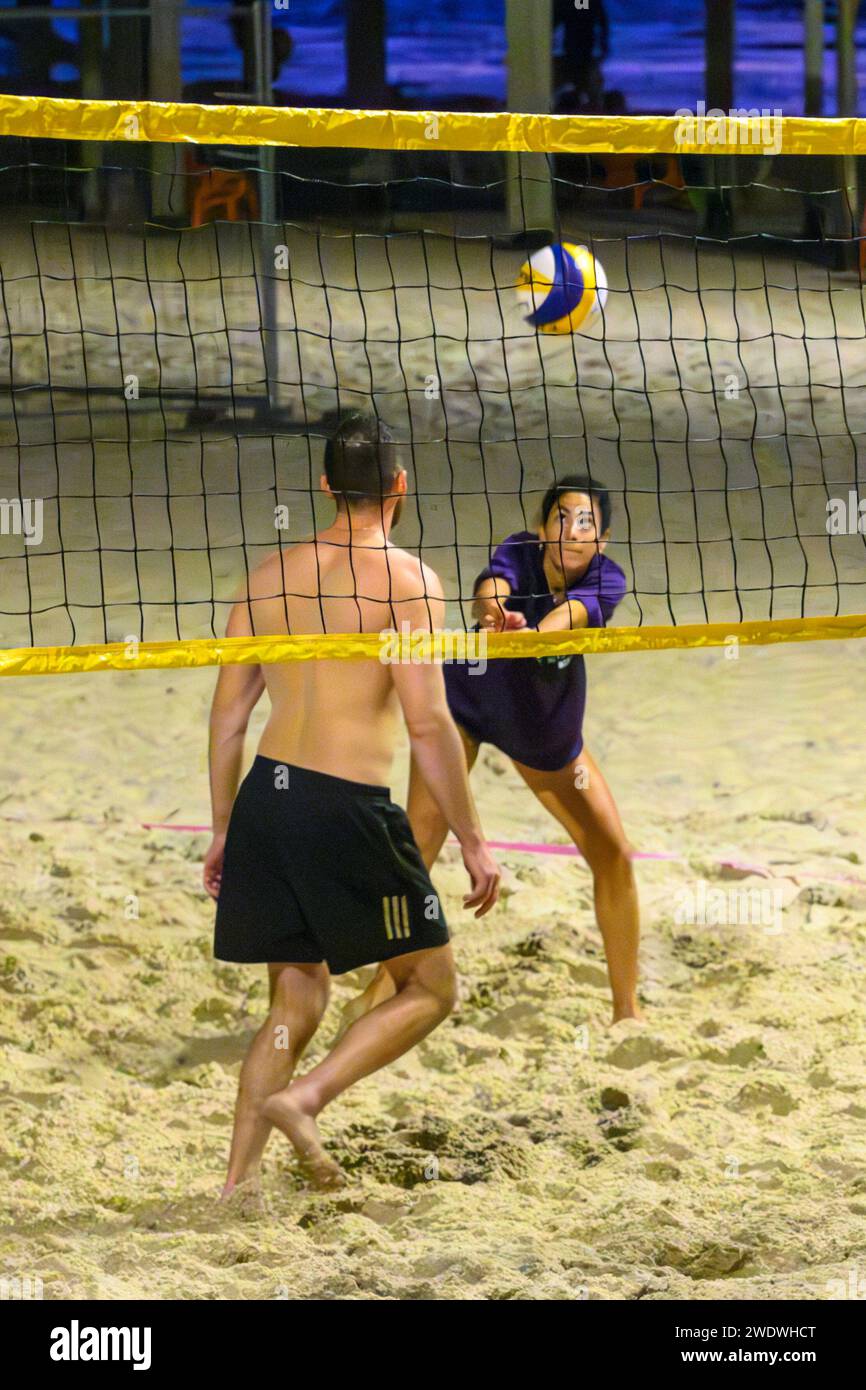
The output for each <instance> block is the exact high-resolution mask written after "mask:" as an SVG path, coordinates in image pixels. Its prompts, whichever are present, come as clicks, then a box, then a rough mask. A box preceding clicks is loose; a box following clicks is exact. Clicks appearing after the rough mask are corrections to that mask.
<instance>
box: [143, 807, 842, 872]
mask: <svg viewBox="0 0 866 1390" xmlns="http://www.w3.org/2000/svg"><path fill="white" fill-rule="evenodd" d="M141 828H142V830H178V831H181V832H186V833H188V834H192V835H201V834H205V835H209V834H210V830H211V827H210V826H209V825H160V824H158V823H157V822H143V823H142V826H141ZM448 843H449V845H456V844H457V841H456V840H449V841H448ZM487 843H488V845H489V846H490V848H491V849H501V850H511V851H512V852H513V853H516V854H552V855H560V856H562V855H564V856H565V857H566V858H569V859H581V858H582V857H583V856H582V855H581V853H580V850H579V849H578V848H577V846H576V845H549V844H535V843H534V842H533V841H531V840H488V841H487ZM700 857H701V856H700V855H696V856H695V858H700ZM632 858H634V859H650V860H655V861H657V862H663V863H672V864H687V863H688V862H689V861H688V860H687V859H686V858H685V857H684V856H683V855H681V854H672V853H669V852H668V851H666V850H635V853H634V854H633V856H632ZM713 862H714V863H716V864H718V865H719V866H720V867H721V868H723V869H735V870H737V871H738V872H739V873H744V874H758V875H759V876H760V877H761V878H792V879H797V878H815V879H821V880H822V881H824V882H826V883H847V884H849V885H850V884H853V885H854V886H855V887H857V888H866V881H864V880H863V879H862V878H853V877H850V876H849V875H846V874H812V873H808V872H806V871H805V870H803V871H800V872H799V873H793V874H774V873H773V870H772V869H768V868H767V867H766V865H764V864H746V863H744V862H743V861H741V860H739V859H716V860H714V861H713Z"/></svg>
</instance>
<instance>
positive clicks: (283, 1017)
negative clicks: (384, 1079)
mask: <svg viewBox="0 0 866 1390" xmlns="http://www.w3.org/2000/svg"><path fill="white" fill-rule="evenodd" d="M268 973H269V977H270V987H271V1007H270V1011H269V1013H268V1016H267V1018H266V1019H265V1021H264V1023H263V1024H262V1026H261V1028H260V1029H259V1031H258V1032H257V1033H256V1036H255V1037H254V1038H253V1040H252V1043H251V1044H250V1049H249V1052H248V1053H247V1055H246V1058H245V1059H244V1064H243V1066H242V1067H241V1075H240V1081H239V1084H238V1097H237V1102H236V1104H235V1125H234V1133H233V1135H232V1146H231V1153H230V1155H229V1171H228V1175H227V1177H226V1184H225V1188H224V1189H223V1197H228V1196H229V1195H230V1194H231V1193H232V1192H233V1191H234V1189H235V1188H236V1187H237V1186H238V1184H239V1183H244V1182H250V1181H256V1180H257V1179H258V1173H259V1166H260V1164H261V1158H262V1154H263V1152H264V1148H265V1145H266V1143H267V1142H268V1136H269V1135H270V1132H271V1128H272V1125H271V1122H270V1120H267V1119H265V1118H264V1117H263V1115H262V1104H263V1103H264V1101H265V1100H266V1099H267V1097H268V1096H269V1095H270V1094H271V1093H272V1092H273V1091H275V1090H277V1089H278V1088H279V1087H281V1086H287V1085H288V1083H289V1081H290V1079H291V1076H292V1073H293V1072H294V1070H295V1067H296V1066H297V1064H298V1061H299V1060H300V1058H301V1055H302V1053H303V1051H304V1048H305V1047H306V1046H307V1044H308V1043H309V1041H310V1039H311V1038H312V1036H313V1034H314V1033H315V1031H316V1029H317V1028H318V1026H319V1023H320V1021H321V1018H322V1014H323V1013H324V1011H325V1008H326V1006H327V1003H328V991H329V987H330V976H329V974H328V970H327V967H326V966H324V965H269V966H268Z"/></svg>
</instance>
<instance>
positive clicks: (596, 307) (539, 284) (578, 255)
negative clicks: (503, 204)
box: [517, 241, 607, 333]
mask: <svg viewBox="0 0 866 1390" xmlns="http://www.w3.org/2000/svg"><path fill="white" fill-rule="evenodd" d="M517 295H518V298H519V299H520V301H521V303H522V304H524V305H525V306H526V307H527V308H528V309H529V310H530V313H529V315H528V320H527V321H528V322H529V323H531V324H532V325H533V326H534V327H535V328H537V329H538V330H539V331H540V332H541V333H576V332H577V330H578V329H579V328H580V327H581V326H582V325H583V324H584V323H585V322H586V320H587V319H588V318H589V317H590V315H591V314H597V313H599V312H600V311H601V310H602V309H603V308H604V304H605V300H606V299H607V276H606V275H605V273H604V269H603V267H602V264H601V262H600V261H598V260H596V258H595V256H594V255H593V254H592V252H591V251H590V250H589V248H588V247H586V246H574V245H572V244H571V243H570V242H567V241H563V242H557V243H556V245H554V246H545V247H544V249H543V250H542V251H536V252H535V254H534V255H533V256H530V258H529V260H528V261H527V262H526V264H525V265H524V266H523V267H522V269H521V271H520V278H519V279H518V282H517Z"/></svg>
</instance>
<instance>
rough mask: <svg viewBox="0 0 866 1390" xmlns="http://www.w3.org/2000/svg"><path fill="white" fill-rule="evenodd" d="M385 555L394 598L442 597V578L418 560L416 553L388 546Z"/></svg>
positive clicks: (404, 599)
mask: <svg viewBox="0 0 866 1390" xmlns="http://www.w3.org/2000/svg"><path fill="white" fill-rule="evenodd" d="M387 555H388V568H389V570H390V572H391V576H392V580H393V582H394V597H395V598H397V599H400V600H402V601H406V600H409V599H423V598H432V599H441V598H443V597H444V591H443V588H442V580H441V579H440V578H439V576H438V574H437V573H436V571H435V570H434V569H431V567H430V566H429V565H425V564H424V563H423V561H422V560H419V558H418V556H417V555H411V554H410V553H409V551H408V550H400V549H399V548H398V547H397V546H389V547H388V551H387Z"/></svg>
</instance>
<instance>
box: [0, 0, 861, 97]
mask: <svg viewBox="0 0 866 1390" xmlns="http://www.w3.org/2000/svg"><path fill="white" fill-rule="evenodd" d="M510 5H513V6H514V7H515V8H518V9H521V10H523V11H526V12H529V13H534V12H535V11H536V10H537V8H538V7H537V6H536V5H535V4H530V3H529V0H270V3H269V4H268V3H266V4H265V5H264V6H263V7H262V6H260V5H258V4H257V0H238V3H237V4H236V5H235V6H234V9H233V10H232V9H231V7H230V6H229V5H227V4H226V3H225V0H197V3H190V4H187V3H175V0H151V3H149V4H148V3H147V0H138V3H136V0H0V86H2V88H3V90H5V91H7V92H17V93H34V94H36V93H43V94H52V95H63V96H91V97H93V96H105V97H120V96H124V97H134V96H144V95H151V96H153V95H155V92H156V90H163V91H164V89H166V88H172V89H174V90H173V91H172V93H171V94H172V95H174V96H175V97H176V98H178V99H184V100H188V101H194V100H220V99H230V97H231V94H232V93H234V94H235V95H237V94H238V93H242V92H244V91H249V90H250V89H251V87H252V86H253V84H254V71H253V67H254V65H253V61H252V53H253V43H254V28H255V14H254V11H255V10H256V9H257V8H263V9H264V10H265V11H267V13H268V15H269V17H270V27H271V29H272V40H271V42H272V48H273V64H272V65H273V76H274V99H275V100H276V101H278V102H280V103H282V104H290V105H335V104H340V103H345V104H353V105H355V104H357V105H371V104H374V105H375V104H379V102H384V101H387V102H389V103H391V104H394V105H399V106H409V107H412V106H416V107H418V106H420V107H438V108H440V109H448V108H449V107H451V108H462V109H470V110H471V109H482V110H483V109H495V108H497V107H500V108H501V107H503V106H504V105H505V104H506V101H507V95H508V45H507V16H506V10H507V9H508V8H509V6H510ZM554 8H555V13H556V17H557V19H558V21H559V27H558V29H557V31H556V36H555V40H554V51H555V53H556V55H557V67H556V69H555V76H554V88H555V90H558V91H559V95H560V104H561V105H562V107H563V109H572V108H574V107H578V108H583V109H597V110H613V111H615V110H625V109H627V110H628V111H630V112H635V113H640V112H658V113H662V114H664V113H667V112H672V111H674V110H675V109H676V108H677V107H680V106H688V107H692V106H694V104H695V102H696V100H698V99H699V97H700V96H702V95H704V86H705V82H704V79H705V71H706V51H705V50H706V40H707V33H708V29H709V33H710V37H711V38H712V36H713V32H714V31H715V32H716V34H717V36H718V42H719V53H720V54H721V58H722V61H723V62H730V66H731V68H732V86H733V96H734V99H735V100H736V102H737V104H738V105H745V106H752V105H758V106H770V107H774V106H779V107H781V108H782V110H783V111H784V112H785V114H787V115H796V114H801V113H802V112H803V111H804V110H805V109H806V105H807V95H806V93H807V88H809V89H810V90H811V93H812V96H811V104H812V106H813V107H814V106H815V105H816V104H820V106H821V110H822V112H823V114H826V115H835V114H837V111H838V106H839V102H838V97H839V95H840V94H841V96H842V98H843V105H844V104H846V103H847V104H848V105H849V106H850V99H851V95H852V93H851V90H850V89H846V80H847V81H848V83H849V88H850V78H849V79H846V78H845V77H842V78H841V79H840V76H839V67H840V64H839V63H838V62H837V55H836V51H835V42H836V34H837V31H838V27H839V25H838V16H839V12H840V10H841V11H842V12H843V19H846V20H847V22H848V24H849V26H850V27H851V28H852V30H853V40H852V42H851V45H850V46H851V55H850V59H851V61H850V64H849V66H850V68H851V70H852V72H853V74H854V76H855V77H856V78H859V82H858V83H857V85H858V86H859V88H860V89H861V90H862V89H864V88H866V7H863V8H864V12H863V13H861V14H859V17H858V11H859V10H860V8H861V7H860V6H858V4H857V3H856V0H737V3H736V4H734V3H732V0H667V3H666V4H665V5H663V6H657V5H655V4H650V3H649V0H587V4H586V8H585V9H583V8H582V7H581V6H580V5H579V4H575V3H574V0H554ZM846 11H847V12H848V13H847V15H846V14H845V13H844V12H846ZM731 12H735V16H736V32H735V38H734V42H733V45H732V52H731V54H730V58H728V57H726V56H725V54H726V44H727V39H726V34H725V30H726V26H727V24H728V22H729V14H730V13H731ZM569 14H570V19H569ZM708 15H709V17H710V18H709V24H708V20H707V16H708ZM806 18H811V21H812V30H813V34H814V36H815V37H814V39H813V42H812V46H811V54H812V57H811V71H810V73H809V77H808V81H807V71H806V67H807V58H806V53H807V51H809V50H808V48H807V45H806V44H805V43H804V19H806ZM563 21H565V26H563ZM569 24H570V29H571V37H569V31H568V30H569ZM543 27H544V26H543V23H542V26H541V28H542V30H543ZM822 27H823V35H822V33H821V30H822ZM843 29H844V25H843ZM822 38H823V42H822V41H821V40H822ZM587 43H589V44H590V46H591V49H593V50H594V52H588V53H587V54H586V57H585V61H584V62H583V63H582V64H581V63H580V62H576V60H575V56H574V54H575V52H576V51H577V50H579V49H581V48H584V47H585V46H586V44H587ZM575 76H576V77H577V79H578V81H577V90H576V91H573V90H571V88H572V86H573V80H574V78H575ZM581 87H582V90H581ZM219 94H225V95H224V96H223V97H222V98H221V96H220V95H219Z"/></svg>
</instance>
